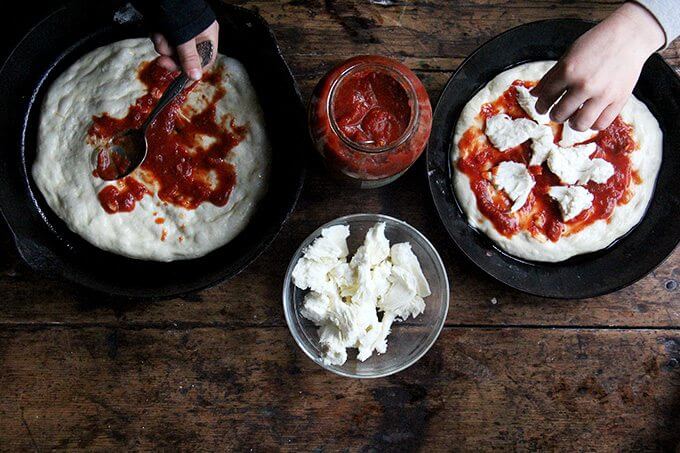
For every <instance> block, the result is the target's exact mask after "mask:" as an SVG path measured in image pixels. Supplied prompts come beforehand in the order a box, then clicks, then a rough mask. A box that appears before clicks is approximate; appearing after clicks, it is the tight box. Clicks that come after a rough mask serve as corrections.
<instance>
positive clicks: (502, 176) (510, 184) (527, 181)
mask: <svg viewBox="0 0 680 453" xmlns="http://www.w3.org/2000/svg"><path fill="white" fill-rule="evenodd" d="M492 173H493V185H494V187H496V189H498V190H503V191H505V193H506V194H507V195H508V197H510V199H511V200H512V201H513V202H514V203H513V205H512V208H511V209H510V212H515V211H517V210H519V209H520V208H521V207H522V206H524V203H526V201H527V198H528V197H529V194H530V193H531V189H533V187H534V185H535V184H536V181H534V178H533V177H532V176H531V173H529V170H527V167H526V166H525V165H524V164H520V163H517V162H501V163H500V164H498V166H497V167H496V168H494V170H493V172H492Z"/></svg>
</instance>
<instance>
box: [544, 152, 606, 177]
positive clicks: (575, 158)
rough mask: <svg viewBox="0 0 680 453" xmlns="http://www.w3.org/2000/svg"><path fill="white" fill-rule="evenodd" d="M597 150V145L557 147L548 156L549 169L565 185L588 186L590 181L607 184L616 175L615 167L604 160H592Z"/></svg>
mask: <svg viewBox="0 0 680 453" xmlns="http://www.w3.org/2000/svg"><path fill="white" fill-rule="evenodd" d="M596 150H597V145H595V143H588V144H586V145H578V146H574V147H572V148H560V147H557V148H555V149H553V150H552V151H551V152H550V155H549V156H548V168H550V171H552V172H553V173H554V174H555V175H557V176H558V177H559V178H560V180H561V181H562V182H564V183H565V184H577V183H578V184H586V183H587V182H588V181H590V180H593V181H595V182H596V183H598V184H602V183H605V182H607V180H608V179H609V178H610V177H611V176H612V175H613V174H614V167H613V166H612V164H610V163H609V162H607V161H606V160H604V159H599V158H597V159H590V155H591V154H593V153H594V152H595V151H596Z"/></svg>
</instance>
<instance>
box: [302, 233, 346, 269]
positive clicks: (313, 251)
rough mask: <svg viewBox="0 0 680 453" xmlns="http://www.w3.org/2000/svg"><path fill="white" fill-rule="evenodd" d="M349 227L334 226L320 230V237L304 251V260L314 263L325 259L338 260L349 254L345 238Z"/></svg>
mask: <svg viewBox="0 0 680 453" xmlns="http://www.w3.org/2000/svg"><path fill="white" fill-rule="evenodd" d="M348 236H349V227H348V226H347V225H335V226H332V227H329V228H324V229H323V230H321V237H319V238H317V239H315V240H314V242H312V244H311V245H309V246H308V247H307V248H306V249H305V251H304V255H305V258H307V259H310V260H314V261H323V260H327V259H332V260H338V259H341V258H344V257H346V256H347V254H348V253H349V252H348V251H347V237H348Z"/></svg>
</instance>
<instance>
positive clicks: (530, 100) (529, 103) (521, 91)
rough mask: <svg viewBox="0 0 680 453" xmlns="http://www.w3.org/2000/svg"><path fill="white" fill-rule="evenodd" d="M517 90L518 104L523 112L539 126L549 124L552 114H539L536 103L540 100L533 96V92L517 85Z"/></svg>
mask: <svg viewBox="0 0 680 453" xmlns="http://www.w3.org/2000/svg"><path fill="white" fill-rule="evenodd" d="M515 90H516V91H517V103H518V104H519V106H520V107H522V110H524V111H525V112H526V113H527V115H529V116H530V117H531V119H533V120H534V121H536V122H537V123H538V124H549V123H550V114H548V113H543V114H541V113H538V112H537V111H536V101H537V100H538V98H536V97H534V96H533V95H532V94H531V91H530V90H529V89H528V88H527V87H525V86H522V85H515Z"/></svg>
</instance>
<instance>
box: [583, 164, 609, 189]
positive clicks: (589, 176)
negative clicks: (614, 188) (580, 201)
mask: <svg viewBox="0 0 680 453" xmlns="http://www.w3.org/2000/svg"><path fill="white" fill-rule="evenodd" d="M613 175H614V166H613V165H612V164H610V163H609V162H607V161H606V160H604V159H600V158H596V159H592V160H591V161H590V167H588V169H587V170H586V172H585V173H584V174H583V177H582V178H580V179H579V182H580V181H581V180H583V182H581V184H585V183H586V182H588V181H595V182H596V183H598V184H604V183H606V182H607V181H608V180H609V178H611V177H612V176H613Z"/></svg>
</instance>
